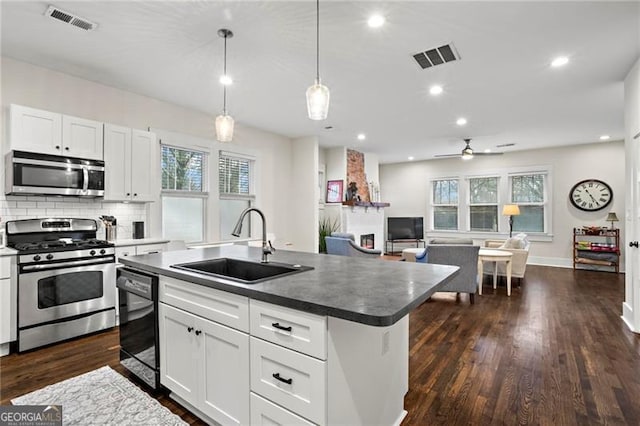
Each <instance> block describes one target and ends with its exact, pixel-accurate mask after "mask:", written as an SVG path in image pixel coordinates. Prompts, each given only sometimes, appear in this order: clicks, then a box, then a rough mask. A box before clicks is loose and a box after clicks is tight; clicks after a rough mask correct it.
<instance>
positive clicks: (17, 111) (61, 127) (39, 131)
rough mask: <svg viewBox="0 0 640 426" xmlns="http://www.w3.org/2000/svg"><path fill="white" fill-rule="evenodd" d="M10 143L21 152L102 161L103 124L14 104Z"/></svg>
mask: <svg viewBox="0 0 640 426" xmlns="http://www.w3.org/2000/svg"><path fill="white" fill-rule="evenodd" d="M9 117H10V146H11V149H14V150H18V151H27V152H35V153H39V154H51V155H64V156H69V157H77V158H86V159H92V160H102V158H103V154H102V149H103V128H102V126H103V124H102V123H101V122H98V121H93V120H87V119H84V118H79V117H72V116H68V115H62V114H59V113H55V112H51V111H45V110H40V109H36V108H29V107H25V106H22V105H11V106H10V108H9Z"/></svg>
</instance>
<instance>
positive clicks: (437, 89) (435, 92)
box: [429, 85, 442, 96]
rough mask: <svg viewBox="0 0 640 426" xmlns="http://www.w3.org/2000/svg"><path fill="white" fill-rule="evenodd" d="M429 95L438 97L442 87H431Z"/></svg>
mask: <svg viewBox="0 0 640 426" xmlns="http://www.w3.org/2000/svg"><path fill="white" fill-rule="evenodd" d="M429 93H431V94H432V95H434V96H435V95H439V94H440V93H442V86H438V85H435V86H431V87H430V88H429Z"/></svg>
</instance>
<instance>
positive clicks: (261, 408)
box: [251, 392, 314, 426]
mask: <svg viewBox="0 0 640 426" xmlns="http://www.w3.org/2000/svg"><path fill="white" fill-rule="evenodd" d="M251 425H252V426H283V425H302V426H314V424H313V423H311V422H309V421H307V420H305V419H303V418H302V417H300V416H296V415H295V414H293V413H292V412H291V411H288V410H285V409H284V408H282V407H280V406H279V405H276V404H274V403H273V402H271V401H268V400H266V399H264V398H262V397H261V396H259V395H256V394H255V393H253V392H251Z"/></svg>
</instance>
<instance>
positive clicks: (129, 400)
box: [11, 366, 187, 426]
mask: <svg viewBox="0 0 640 426" xmlns="http://www.w3.org/2000/svg"><path fill="white" fill-rule="evenodd" d="M11 402H12V403H13V404H14V405H62V424H64V425H65V426H66V425H83V426H84V425H132V426H133V425H135V426H139V425H149V426H151V425H158V426H165V425H186V424H187V423H185V422H184V421H182V419H181V418H180V417H178V416H176V415H175V414H173V413H172V412H171V411H169V409H168V408H166V407H164V406H163V405H162V404H160V403H159V402H158V401H156V400H155V399H153V398H152V397H150V396H149V395H147V394H146V393H145V392H144V391H142V390H141V389H139V388H138V387H137V386H136V385H134V384H133V383H131V382H130V381H129V380H128V379H126V378H125V377H123V376H122V375H120V374H118V373H117V372H115V371H114V370H112V369H111V368H110V367H108V366H105V367H102V368H99V369H98V370H94V371H90V372H88V373H85V374H82V375H80V376H77V377H72V378H71V379H67V380H64V381H62V382H59V383H55V384H53V385H50V386H47V387H44V388H42V389H39V390H37V391H34V392H31V393H28V394H26V395H22V396H19V397H17V398H14V399H12V400H11Z"/></svg>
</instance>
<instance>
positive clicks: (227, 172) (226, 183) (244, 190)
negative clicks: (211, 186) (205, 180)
mask: <svg viewBox="0 0 640 426" xmlns="http://www.w3.org/2000/svg"><path fill="white" fill-rule="evenodd" d="M251 163H252V160H250V159H247V158H240V157H231V156H227V155H224V154H222V153H220V157H219V160H218V172H219V190H220V195H221V196H223V195H246V196H250V195H253V194H252V188H251Z"/></svg>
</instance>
